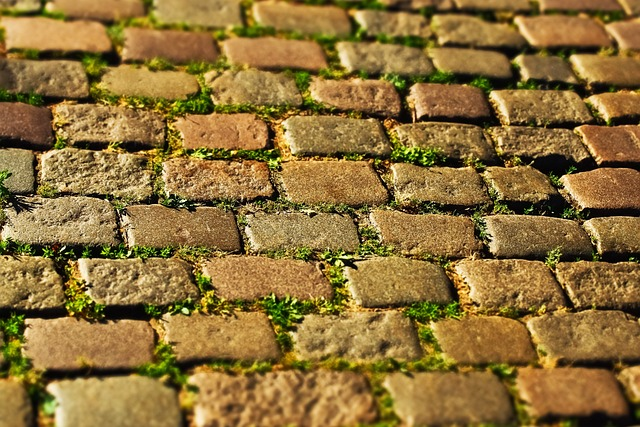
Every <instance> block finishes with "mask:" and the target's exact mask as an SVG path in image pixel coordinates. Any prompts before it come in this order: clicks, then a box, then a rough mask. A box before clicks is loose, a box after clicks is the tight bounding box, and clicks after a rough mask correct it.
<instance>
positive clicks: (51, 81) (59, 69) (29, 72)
mask: <svg viewBox="0 0 640 427" xmlns="http://www.w3.org/2000/svg"><path fill="white" fill-rule="evenodd" d="M0 88H1V89H4V90H6V91H7V92H11V93H35V94H38V95H42V96H46V97H50V98H66V99H69V98H72V99H77V98H86V97H88V96H89V80H88V79H87V75H86V74H85V72H84V68H82V64H81V63H80V62H76V61H31V60H26V59H2V58H0Z"/></svg>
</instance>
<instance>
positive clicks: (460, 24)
mask: <svg viewBox="0 0 640 427" xmlns="http://www.w3.org/2000/svg"><path fill="white" fill-rule="evenodd" d="M431 25H432V26H433V28H434V31H435V33H436V35H437V36H438V43H440V45H442V46H449V45H451V46H472V47H479V48H497V49H520V48H522V47H524V45H525V44H526V41H525V40H524V38H523V37H522V36H521V35H520V34H519V33H518V32H517V31H516V30H514V29H513V28H511V27H510V26H509V25H507V24H493V23H488V22H486V21H483V20H482V19H480V18H476V17H474V16H466V15H453V14H452V15H444V14H443V15H439V14H438V15H434V16H433V19H432V20H431Z"/></svg>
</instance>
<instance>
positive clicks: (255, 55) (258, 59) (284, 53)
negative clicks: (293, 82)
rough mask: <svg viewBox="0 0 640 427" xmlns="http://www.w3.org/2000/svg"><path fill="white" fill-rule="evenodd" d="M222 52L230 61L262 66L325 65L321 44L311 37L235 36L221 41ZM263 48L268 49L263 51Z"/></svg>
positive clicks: (311, 67) (313, 68) (295, 67)
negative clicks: (222, 45) (222, 42)
mask: <svg viewBox="0 0 640 427" xmlns="http://www.w3.org/2000/svg"><path fill="white" fill-rule="evenodd" d="M223 49H224V53H225V55H226V56H227V59H228V60H229V62H230V63H231V64H233V65H238V66H246V67H252V68H259V69H262V70H283V69H293V70H307V71H319V70H321V69H322V68H327V67H328V64H327V59H326V58H325V55H324V51H323V50H322V47H321V46H320V45H319V44H318V43H317V42H315V41H310V40H286V39H278V38H275V37H258V38H245V37H236V38H232V39H228V40H226V41H225V42H224V47H223ZM265 52H269V54H268V55H265Z"/></svg>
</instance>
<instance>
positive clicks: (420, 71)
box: [336, 42, 434, 76]
mask: <svg viewBox="0 0 640 427" xmlns="http://www.w3.org/2000/svg"><path fill="white" fill-rule="evenodd" d="M336 49H337V50H338V56H339V58H340V63H341V64H342V66H343V67H344V68H346V69H347V71H349V72H353V71H364V72H366V73H369V74H387V73H394V74H400V75H401V76H414V75H429V74H431V73H432V72H433V70H434V68H433V65H432V64H431V61H429V58H427V55H425V54H424V52H422V50H420V49H418V48H415V47H408V46H401V45H396V44H381V43H364V42H362V43H360V42H338V43H336Z"/></svg>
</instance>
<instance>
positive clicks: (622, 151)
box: [575, 125, 640, 167]
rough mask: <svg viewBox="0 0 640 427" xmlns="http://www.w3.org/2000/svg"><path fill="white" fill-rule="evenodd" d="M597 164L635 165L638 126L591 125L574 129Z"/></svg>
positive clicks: (639, 134) (639, 154)
mask: <svg viewBox="0 0 640 427" xmlns="http://www.w3.org/2000/svg"><path fill="white" fill-rule="evenodd" d="M575 131H576V132H577V133H578V134H579V135H580V136H582V141H583V142H584V144H585V146H586V147H587V149H588V150H589V152H590V153H591V155H592V156H593V158H594V160H595V161H596V163H597V164H598V166H609V167H611V166H636V165H638V164H639V163H640V127H639V126H613V127H611V126H592V125H584V126H580V127H578V128H576V129H575Z"/></svg>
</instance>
